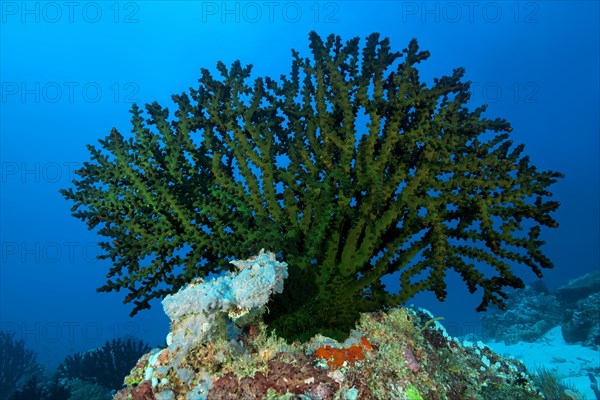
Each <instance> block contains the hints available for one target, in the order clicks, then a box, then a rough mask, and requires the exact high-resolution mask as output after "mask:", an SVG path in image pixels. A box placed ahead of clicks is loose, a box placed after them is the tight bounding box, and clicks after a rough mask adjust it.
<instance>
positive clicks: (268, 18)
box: [201, 1, 340, 24]
mask: <svg viewBox="0 0 600 400" xmlns="http://www.w3.org/2000/svg"><path fill="white" fill-rule="evenodd" d="M201 18H202V23H214V22H220V23H247V24H257V23H281V22H283V23H291V24H295V23H299V22H312V23H324V24H334V23H338V22H339V18H340V2H338V1H203V2H202V3H201Z"/></svg>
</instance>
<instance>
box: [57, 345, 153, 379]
mask: <svg viewBox="0 0 600 400" xmlns="http://www.w3.org/2000/svg"><path fill="white" fill-rule="evenodd" d="M148 350H150V347H149V346H148V345H147V344H146V343H144V342H143V341H141V340H136V339H133V338H127V339H121V338H118V339H114V340H109V341H107V342H106V343H104V345H102V347H100V348H98V349H94V350H91V351H88V352H85V353H75V354H73V355H70V356H67V357H66V358H65V360H64V361H63V362H62V363H61V364H60V365H59V366H58V376H60V377H62V378H67V379H69V380H75V379H81V380H83V381H86V382H88V383H93V384H98V385H101V386H103V387H104V388H107V389H120V388H121V387H122V386H123V379H124V378H125V376H126V375H127V374H128V373H129V371H130V370H131V368H132V367H133V366H135V364H136V361H137V360H138V358H140V357H141V356H142V355H143V354H144V353H145V352H147V351H148Z"/></svg>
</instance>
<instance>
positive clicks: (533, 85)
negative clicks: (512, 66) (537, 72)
mask: <svg viewBox="0 0 600 400" xmlns="http://www.w3.org/2000/svg"><path fill="white" fill-rule="evenodd" d="M469 92H470V93H471V99H470V100H471V101H474V102H483V103H489V104H493V103H500V102H512V103H517V104H536V103H539V102H540V96H539V94H540V86H539V84H538V83H537V82H534V81H524V82H510V83H501V82H471V87H470V90H469Z"/></svg>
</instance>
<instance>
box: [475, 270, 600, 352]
mask: <svg viewBox="0 0 600 400" xmlns="http://www.w3.org/2000/svg"><path fill="white" fill-rule="evenodd" d="M599 315H600V272H592V273H588V274H585V275H583V276H580V277H578V278H576V279H574V280H572V281H571V282H569V283H568V284H566V285H563V286H561V287H560V288H558V289H556V290H555V291H550V290H548V289H547V288H546V287H545V286H544V285H543V283H541V282H538V283H536V284H534V285H531V286H527V287H526V288H524V289H516V290H513V291H511V292H509V294H508V297H507V300H506V309H505V310H494V311H493V312H490V313H488V314H487V315H484V316H483V317H482V318H481V321H482V326H483V332H482V333H483V339H484V340H490V339H491V340H496V341H502V342H504V343H506V344H514V343H517V342H520V341H522V342H534V341H536V340H538V339H540V338H541V337H542V336H543V335H544V334H545V333H546V332H548V331H549V330H550V329H552V328H553V327H555V326H557V325H560V327H561V331H562V335H563V338H564V340H565V342H567V343H572V344H573V343H581V344H583V345H584V346H588V347H592V348H598V347H600V318H598V316H599Z"/></svg>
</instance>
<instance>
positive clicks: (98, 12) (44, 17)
mask: <svg viewBox="0 0 600 400" xmlns="http://www.w3.org/2000/svg"><path fill="white" fill-rule="evenodd" d="M140 4H142V2H137V1H123V2H119V1H2V2H0V21H2V23H3V24H10V23H22V24H42V23H44V24H57V23H68V24H75V23H86V24H97V23H101V22H111V23H115V24H137V23H138V22H140Z"/></svg>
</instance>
